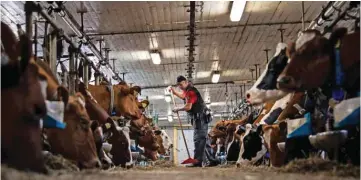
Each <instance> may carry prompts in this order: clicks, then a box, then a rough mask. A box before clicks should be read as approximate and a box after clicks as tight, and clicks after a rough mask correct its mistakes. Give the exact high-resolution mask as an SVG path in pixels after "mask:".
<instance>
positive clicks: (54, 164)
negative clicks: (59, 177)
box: [44, 153, 79, 171]
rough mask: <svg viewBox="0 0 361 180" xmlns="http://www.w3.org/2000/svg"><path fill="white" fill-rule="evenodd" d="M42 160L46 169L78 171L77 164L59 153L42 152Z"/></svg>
mask: <svg viewBox="0 0 361 180" xmlns="http://www.w3.org/2000/svg"><path fill="white" fill-rule="evenodd" d="M44 162H45V166H46V168H48V170H50V171H52V170H64V171H79V168H78V166H76V165H75V164H74V163H73V162H71V161H70V160H68V159H65V158H64V157H63V156H61V155H53V154H51V153H45V154H44Z"/></svg>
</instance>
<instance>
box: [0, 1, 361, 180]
mask: <svg viewBox="0 0 361 180" xmlns="http://www.w3.org/2000/svg"><path fill="white" fill-rule="evenodd" d="M27 13H28V14H27ZM29 14H30V15H29ZM359 17H360V5H359V2H358V4H357V3H355V2H346V1H336V2H333V1H332V2H331V1H330V2H327V1H243V0H237V1H190V2H189V1H55V2H46V1H39V2H30V1H29V2H24V1H1V21H2V22H3V23H5V24H6V25H8V26H9V27H10V29H11V30H12V32H13V33H14V34H15V36H16V37H17V38H19V37H20V35H19V34H21V33H19V32H21V31H22V32H24V33H26V34H28V35H29V33H30V35H29V36H30V40H31V41H32V53H33V56H35V57H36V59H37V60H38V61H44V62H48V65H49V67H50V69H51V71H52V73H53V74H54V75H55V76H56V78H57V80H58V81H59V83H60V84H61V85H62V86H64V87H66V88H67V89H69V92H70V94H72V92H74V91H76V90H75V89H74V88H76V85H75V83H76V82H79V81H80V82H83V83H84V84H85V85H86V87H88V85H89V86H99V85H100V83H101V81H103V82H107V83H108V86H109V85H110V86H111V85H118V84H119V83H121V82H126V83H127V85H128V86H129V87H136V86H138V87H140V88H141V92H138V93H139V94H138V95H137V101H139V102H142V101H144V100H147V101H149V105H147V107H146V108H145V110H144V112H143V114H144V115H145V117H147V118H149V119H150V121H151V124H152V125H153V126H154V127H156V128H157V129H158V130H163V131H162V132H164V133H165V134H166V135H167V138H169V139H170V140H169V141H170V142H172V147H171V148H169V151H168V152H167V153H166V154H164V155H161V156H159V155H158V161H160V160H159V159H161V161H162V162H164V163H165V164H167V165H166V166H165V165H163V166H162V165H159V163H158V164H157V161H151V160H149V158H148V159H147V158H145V159H146V160H140V161H139V162H137V161H136V160H134V161H135V162H134V166H133V168H131V169H130V170H126V168H125V170H124V168H121V167H117V166H116V167H113V168H111V169H110V170H105V171H99V172H98V171H95V170H94V171H87V170H81V171H80V172H79V171H75V172H73V171H72V172H71V173H62V172H60V171H58V169H57V170H56V171H55V170H54V172H53V173H52V174H51V175H50V176H51V178H55V179H57V178H58V179H70V178H72V179H73V178H76V177H78V178H88V179H92V178H94V179H95V178H97V179H98V178H102V179H115V178H120V177H122V178H124V179H130V178H134V177H137V178H144V179H145V178H147V179H162V178H164V179H165V178H171V177H173V178H174V175H176V176H177V178H178V177H179V179H187V178H197V179H206V178H207V179H219V178H236V177H237V178H241V179H276V178H277V179H279V178H281V179H286V178H311V179H317V178H320V179H323V178H328V179H342V178H351V179H352V178H359V177H360V173H359V170H360V169H359V163H358V165H356V166H355V167H354V166H350V165H349V164H347V163H346V165H344V164H342V163H335V162H334V161H327V163H325V164H327V165H324V166H327V168H328V169H327V168H324V169H322V168H320V169H321V170H319V171H320V172H321V173H319V172H318V171H317V170H296V169H297V168H296V167H288V166H281V167H277V168H278V169H276V170H275V169H273V168H274V167H272V165H270V163H268V164H267V163H266V165H262V167H258V166H254V167H253V166H252V167H249V166H245V167H244V166H243V165H241V166H238V164H237V166H238V168H237V167H236V160H237V159H236V160H229V161H228V162H226V161H227V160H224V159H225V157H224V156H226V155H220V154H218V156H217V157H218V158H220V159H221V160H220V161H222V163H223V164H222V163H221V164H220V165H218V166H217V167H212V168H204V167H203V168H201V167H200V168H199V170H198V169H192V170H189V169H184V167H183V166H184V165H183V164H181V163H182V162H183V161H184V160H185V159H187V158H189V156H190V157H193V156H194V152H193V149H194V148H195V147H194V146H195V144H194V143H193V136H194V128H193V126H192V124H191V119H190V118H189V116H187V113H186V112H185V111H180V112H179V115H177V113H174V112H172V110H173V109H174V108H175V107H182V106H183V105H184V102H183V100H181V99H179V98H175V102H174V103H173V101H172V98H173V96H172V95H171V93H170V92H169V90H168V89H169V86H172V87H174V88H176V89H177V90H178V91H180V89H179V87H178V86H177V77H178V76H180V75H182V76H184V77H186V78H187V79H188V81H189V82H191V83H192V84H193V85H194V86H195V87H196V88H197V89H198V90H199V93H200V94H201V96H202V98H203V100H204V103H205V105H206V106H207V107H208V108H209V109H210V110H211V111H212V112H211V113H212V118H213V120H212V121H211V122H210V123H209V124H208V132H210V131H212V128H213V129H214V128H216V127H217V123H219V122H221V121H232V120H239V119H242V118H245V117H248V115H250V114H255V115H257V116H258V115H260V114H262V112H263V110H264V108H265V107H266V105H265V103H261V104H250V103H249V102H248V101H247V93H248V91H249V90H250V89H251V88H252V87H253V86H254V85H255V83H257V80H258V79H262V78H263V77H264V76H265V74H264V73H263V72H264V71H267V66H268V64H269V63H270V61H271V60H272V58H273V57H274V56H276V55H277V54H278V53H279V52H278V51H277V45H278V44H279V43H286V44H289V43H291V42H296V41H297V39H298V38H299V37H301V36H302V32H303V31H305V30H312V29H313V30H318V31H319V32H320V33H321V35H322V36H323V37H325V38H330V36H331V34H332V32H333V30H335V29H337V28H346V29H347V31H348V33H352V32H356V33H357V32H358V33H359V21H360V19H359ZM2 39H3V36H2ZM355 41H358V46H359V39H356V40H355ZM73 50H74V52H75V53H72V52H71V51H73ZM357 53H358V57H359V54H360V51H358V52H357ZM1 59H2V61H3V55H2V58H1ZM358 62H359V59H358ZM87 74H88V76H87ZM325 76H326V75H325ZM3 78H5V76H3V75H2V79H3ZM315 78H318V77H315ZM72 88H73V90H72ZM112 96H114V95H112ZM115 96H117V94H115ZM95 99H96V100H97V101H98V102H100V100H98V99H97V98H95ZM2 103H3V101H2ZM115 103H117V102H115ZM3 106H4V105H3ZM3 106H2V107H3ZM115 106H116V105H114V107H115ZM359 106H360V105H359V104H358V107H359ZM2 110H3V109H2ZM358 117H359V116H358ZM2 121H5V120H4V119H3V120H2ZM180 123H181V125H180ZM358 126H359V125H358ZM130 131H132V129H131V128H130ZM357 132H358V133H359V130H358V131H357ZM288 133H290V132H288ZM349 134H350V133H349ZM313 135H314V134H313ZM358 138H359V136H358ZM358 140H359V139H358ZM184 141H186V142H187V143H186V144H185V143H184ZM229 141H232V142H231V143H230V142H228V143H230V144H232V143H233V140H229ZM310 141H311V140H310ZM134 142H135V140H134V139H133V140H131V141H130V144H134ZM163 142H164V139H163ZM14 143H15V142H14ZM358 143H359V142H358ZM230 144H229V146H230ZM241 144H242V143H241ZM358 145H359V144H358ZM212 147H213V146H212ZM187 149H188V151H189V154H187ZM225 149H226V150H225V151H227V147H226V148H225ZM238 151H239V150H238ZM268 151H270V150H268ZM358 154H359V149H358ZM237 156H238V155H237ZM336 156H337V155H336ZM310 157H311V156H310ZM320 157H321V156H320ZM358 157H359V156H358ZM222 158H223V159H222ZM268 158H269V157H268ZM322 159H325V158H322ZM326 159H327V158H326ZM330 159H331V160H332V158H330ZM311 161H312V163H309V164H307V163H305V164H302V163H303V161H302V162H301V161H298V162H297V163H293V164H292V162H291V163H289V164H292V165H295V164H296V165H295V166H297V165H299V166H302V167H303V168H304V169H313V168H314V169H317V167H315V166H317V165H315V164H317V163H316V161H317V162H318V161H321V160H319V159H317V160H311ZM237 163H238V161H237ZM322 163H324V162H323V161H322ZM301 164H302V165H301ZM340 164H341V165H340ZM268 166H271V167H268ZM151 167H154V169H152V168H151ZM286 167H287V168H286ZM336 167H337V168H336ZM167 168H170V170H169V171H168V170H167ZM242 168H243V170H242ZM332 168H334V169H337V170H336V171H334V170H333V169H332ZM144 169H145V170H149V169H151V171H143V170H144ZM300 169H302V168H300ZM213 170H216V171H213ZM14 171H15V170H13V169H12V168H8V167H5V166H2V178H4V179H22V178H25V177H27V176H31V177H32V178H34V179H45V178H48V177H49V175H38V174H36V175H34V174H30V175H29V174H27V173H23V172H17V173H19V174H16V173H13V172H14ZM67 171H70V170H67ZM346 171H347V172H346ZM315 172H316V173H315ZM330 172H332V173H330ZM309 173H311V174H309ZM312 173H314V174H312ZM317 173H319V174H317Z"/></svg>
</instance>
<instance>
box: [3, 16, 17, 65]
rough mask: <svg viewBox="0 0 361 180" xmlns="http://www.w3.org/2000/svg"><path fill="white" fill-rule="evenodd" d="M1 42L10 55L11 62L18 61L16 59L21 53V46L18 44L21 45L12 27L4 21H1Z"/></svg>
mask: <svg viewBox="0 0 361 180" xmlns="http://www.w3.org/2000/svg"><path fill="white" fill-rule="evenodd" d="M1 43H2V45H3V47H4V49H2V50H4V52H5V53H6V54H7V55H8V56H9V63H15V62H16V63H17V61H16V60H17V58H18V55H19V52H18V51H17V49H19V47H16V46H17V45H19V43H18V41H17V40H16V36H15V34H14V33H13V31H12V30H11V28H10V27H9V26H8V25H7V24H5V23H3V22H1ZM2 63H3V61H2Z"/></svg>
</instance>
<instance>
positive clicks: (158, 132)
mask: <svg viewBox="0 0 361 180" xmlns="http://www.w3.org/2000/svg"><path fill="white" fill-rule="evenodd" d="M161 133H162V131H160V130H155V131H154V134H155V135H160V134H161Z"/></svg>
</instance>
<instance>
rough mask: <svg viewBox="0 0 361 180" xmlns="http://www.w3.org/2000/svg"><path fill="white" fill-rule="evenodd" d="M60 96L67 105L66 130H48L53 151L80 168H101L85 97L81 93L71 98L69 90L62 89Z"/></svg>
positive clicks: (59, 92) (60, 89)
mask: <svg viewBox="0 0 361 180" xmlns="http://www.w3.org/2000/svg"><path fill="white" fill-rule="evenodd" d="M58 95H59V98H60V99H62V100H63V101H64V103H65V113H64V122H65V123H66V128H65V129H63V130H61V129H47V130H46V132H47V135H48V139H49V143H50V145H51V148H52V151H53V152H54V153H57V154H61V155H63V156H64V157H65V158H68V159H70V160H73V161H76V162H77V163H78V165H79V167H80V168H95V167H99V166H100V162H99V160H98V156H97V153H96V147H95V141H94V136H93V133H92V130H91V128H90V125H91V121H90V118H89V116H88V113H87V111H86V109H85V99H84V97H83V96H82V95H81V94H80V93H76V94H75V95H74V96H69V95H68V92H67V90H66V89H64V88H62V87H60V88H59V91H58Z"/></svg>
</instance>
